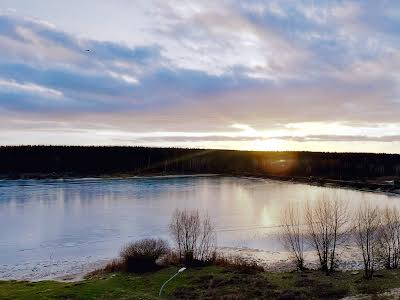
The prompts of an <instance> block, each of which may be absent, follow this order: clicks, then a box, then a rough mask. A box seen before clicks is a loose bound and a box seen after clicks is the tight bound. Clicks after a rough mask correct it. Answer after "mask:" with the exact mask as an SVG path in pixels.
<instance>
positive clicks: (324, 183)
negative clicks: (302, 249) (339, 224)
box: [0, 173, 400, 195]
mask: <svg viewBox="0 0 400 300" xmlns="http://www.w3.org/2000/svg"><path fill="white" fill-rule="evenodd" d="M208 176H229V177H238V178H240V177H242V178H243V177H248V178H262V179H269V180H276V181H281V182H292V183H301V184H307V185H312V186H320V187H332V188H346V189H351V190H357V191H363V192H371V193H384V194H389V195H390V194H391V195H400V184H399V183H398V182H399V178H397V177H396V178H394V177H382V178H379V177H378V178H370V179H365V180H338V179H330V178H322V177H314V176H310V177H300V176H297V177H296V176H274V175H265V174H253V173H237V174H232V173H226V174H224V173H219V174H214V173H210V174H208V173H206V174H195V173H189V174H186V173H143V174H139V175H138V174H137V173H118V174H86V175H79V174H74V173H23V174H13V175H7V174H0V180H52V179H54V180H79V179H85V180H90V179H141V178H173V177H208Z"/></svg>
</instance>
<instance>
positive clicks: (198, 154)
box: [0, 146, 400, 182]
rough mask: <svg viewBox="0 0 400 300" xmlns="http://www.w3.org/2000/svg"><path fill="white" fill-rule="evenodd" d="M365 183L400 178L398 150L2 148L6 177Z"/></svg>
mask: <svg viewBox="0 0 400 300" xmlns="http://www.w3.org/2000/svg"><path fill="white" fill-rule="evenodd" d="M202 173H214V174H225V175H244V176H265V177H282V178H283V179H292V178H303V179H304V178H308V179H310V178H312V179H313V180H315V178H318V179H332V180H349V181H350V180H351V181H365V180H373V179H376V178H386V179H390V180H392V181H393V182H396V179H397V178H398V177H400V155H399V154H371V153H323V152H261V151H234V150H202V149H181V148H146V147H110V146H107V147H84V146H4V147H0V176H1V177H3V178H32V177H34V178H40V177H41V176H43V177H64V176H66V177H83V176H116V175H151V174H158V175H162V174H202Z"/></svg>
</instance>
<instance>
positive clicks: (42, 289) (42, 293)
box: [0, 267, 400, 300]
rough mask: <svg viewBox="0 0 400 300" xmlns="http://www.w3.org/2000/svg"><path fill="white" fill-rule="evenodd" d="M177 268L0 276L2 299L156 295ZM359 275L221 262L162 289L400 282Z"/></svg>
mask: <svg viewBox="0 0 400 300" xmlns="http://www.w3.org/2000/svg"><path fill="white" fill-rule="evenodd" d="M175 272H176V268H167V269H163V270H161V271H158V272H155V273H150V274H146V275H133V274H123V273H119V274H107V275H100V276H96V277H93V278H90V279H87V280H84V281H81V282H76V283H63V282H55V281H42V282H36V283H30V282H22V281H0V299H1V300H3V299H112V300H116V299H158V291H159V288H160V286H161V285H162V283H163V282H164V281H165V280H166V279H168V278H169V277H170V276H171V275H173V274H174V273H175ZM377 275H378V277H375V278H374V279H373V280H364V279H363V278H362V274H361V273H360V274H357V275H352V274H351V273H350V272H344V273H342V272H338V273H335V274H333V275H331V276H327V275H324V274H323V273H321V272H318V271H307V272H304V273H297V272H293V273H267V272H254V273H253V274H244V273H240V272H237V271H234V270H232V269H226V268H222V267H205V268H198V269H188V270H187V271H185V272H184V273H182V274H180V275H179V276H178V277H177V278H175V280H173V281H172V282H170V284H169V285H168V286H167V287H166V288H165V290H164V296H163V298H164V299H318V298H324V299H339V298H341V297H344V296H348V295H355V294H361V293H369V294H375V293H381V292H383V291H385V290H388V289H391V288H395V287H400V270H393V271H380V272H378V273H377Z"/></svg>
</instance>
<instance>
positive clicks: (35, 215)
mask: <svg viewBox="0 0 400 300" xmlns="http://www.w3.org/2000/svg"><path fill="white" fill-rule="evenodd" d="M321 195H328V197H330V196H335V197H340V198H342V199H347V200H348V201H349V203H350V208H349V209H350V210H351V209H354V208H355V207H357V206H358V205H359V204H360V203H361V202H362V201H371V202H373V203H376V204H377V205H380V206H385V205H397V206H400V197H399V196H389V195H385V194H377V193H368V192H361V191H354V190H348V189H340V188H328V187H317V186H311V185H305V184H295V183H289V182H279V181H272V180H266V179H256V178H235V177H221V176H183V177H173V176H172V177H152V178H151V177H150V178H130V179H74V180H10V181H8V180H2V181H0V228H1V231H0V278H2V279H11V278H13V279H43V278H54V277H56V276H59V275H63V274H69V273H74V272H75V273H76V272H79V270H84V269H85V268H87V267H88V266H90V265H91V264H93V263H96V262H98V261H103V260H108V259H111V258H114V257H116V256H117V255H118V252H119V250H120V248H121V247H122V246H123V245H124V244H126V243H127V242H129V241H133V240H136V239H140V238H144V237H163V238H167V239H168V224H169V221H170V218H171V215H172V213H173V211H174V210H175V209H176V208H188V209H200V210H202V211H204V212H208V214H209V215H210V216H211V217H212V220H213V221H214V223H215V225H216V228H217V238H218V246H220V247H235V248H241V247H248V248H255V249H260V250H266V251H280V250H282V248H281V245H280V244H279V242H278V240H277V238H276V234H275V232H276V227H275V226H277V225H279V223H280V222H279V220H280V212H281V211H282V209H283V208H284V207H286V206H287V205H288V203H290V202H293V203H296V204H297V205H303V204H304V203H305V202H306V201H314V200H315V199H318V197H321Z"/></svg>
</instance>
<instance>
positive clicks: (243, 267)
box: [214, 256, 264, 274]
mask: <svg viewBox="0 0 400 300" xmlns="http://www.w3.org/2000/svg"><path fill="white" fill-rule="evenodd" d="M214 265H216V266H219V267H225V268H227V269H230V270H233V271H235V272H238V273H241V274H256V273H260V272H264V267H263V266H261V265H259V264H258V263H257V262H256V261H254V260H251V259H246V258H243V257H241V256H232V257H217V258H216V259H215V261H214Z"/></svg>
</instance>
